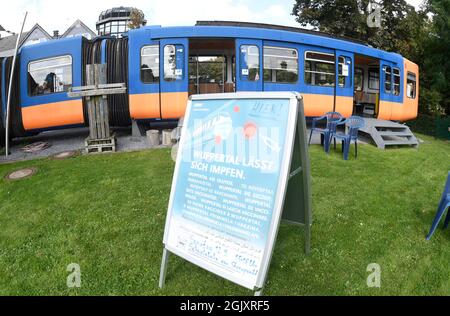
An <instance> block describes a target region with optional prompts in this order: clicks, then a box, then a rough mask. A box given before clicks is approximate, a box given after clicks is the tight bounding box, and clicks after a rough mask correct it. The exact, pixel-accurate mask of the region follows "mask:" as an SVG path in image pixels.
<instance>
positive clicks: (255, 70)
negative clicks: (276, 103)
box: [236, 39, 263, 91]
mask: <svg viewBox="0 0 450 316" xmlns="http://www.w3.org/2000/svg"><path fill="white" fill-rule="evenodd" d="M262 55H263V51H262V41H261V40H250V39H237V40H236V90H237V91H262V90H263V76H262V74H263V71H262V67H263V62H262V60H263V59H262Z"/></svg>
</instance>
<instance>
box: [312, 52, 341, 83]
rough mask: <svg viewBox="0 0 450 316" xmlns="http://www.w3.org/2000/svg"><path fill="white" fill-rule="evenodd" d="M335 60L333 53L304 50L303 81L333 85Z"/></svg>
mask: <svg viewBox="0 0 450 316" xmlns="http://www.w3.org/2000/svg"><path fill="white" fill-rule="evenodd" d="M334 68H335V62H334V55H333V54H326V53H320V52H305V83H306V84H311V85H316V86H331V87H332V86H334V75H335V70H334Z"/></svg>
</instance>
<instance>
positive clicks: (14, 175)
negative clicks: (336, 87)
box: [5, 168, 37, 181]
mask: <svg viewBox="0 0 450 316" xmlns="http://www.w3.org/2000/svg"><path fill="white" fill-rule="evenodd" d="M36 172H37V169H36V168H24V169H19V170H16V171H13V172H10V173H8V174H7V175H6V176H5V179H6V180H12V181H14V180H20V179H23V178H28V177H31V176H32V175H34V174H35V173H36Z"/></svg>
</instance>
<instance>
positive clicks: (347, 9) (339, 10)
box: [292, 0, 450, 113]
mask: <svg viewBox="0 0 450 316" xmlns="http://www.w3.org/2000/svg"><path fill="white" fill-rule="evenodd" d="M426 1H427V2H426V3H425V4H424V5H423V6H422V8H421V9H420V10H418V11H416V10H415V8H414V7H413V6H411V5H409V4H408V3H407V2H406V1H405V0H378V1H377V2H375V3H376V4H377V5H379V6H380V7H381V25H380V27H379V28H377V27H370V26H369V25H368V23H367V17H368V15H369V14H370V13H372V11H371V7H370V6H369V2H370V3H374V1H369V0H296V2H295V4H294V8H293V11H292V14H293V15H295V16H296V20H297V22H299V23H300V24H301V25H302V26H312V27H313V28H314V29H316V30H320V31H323V32H326V33H330V34H334V35H340V36H346V37H351V38H354V39H358V40H361V41H364V42H366V43H368V44H370V45H371V46H373V47H376V48H379V49H383V50H386V51H392V52H397V53H399V54H401V55H402V56H404V57H405V58H407V59H409V60H411V61H413V62H415V63H417V64H418V65H419V73H420V97H419V111H420V112H422V113H424V112H425V113H445V112H447V113H450V59H449V58H448V52H449V51H450V0H426ZM372 9H373V8H372Z"/></svg>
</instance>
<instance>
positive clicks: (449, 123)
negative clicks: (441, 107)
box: [406, 114, 450, 140]
mask: <svg viewBox="0 0 450 316" xmlns="http://www.w3.org/2000/svg"><path fill="white" fill-rule="evenodd" d="M406 124H407V125H408V126H409V127H410V128H411V129H412V130H413V131H414V132H417V133H421V134H426V135H430V136H434V137H436V138H441V139H448V140H450V116H432V115H426V114H419V116H418V117H417V119H415V120H414V121H410V122H407V123H406Z"/></svg>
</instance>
